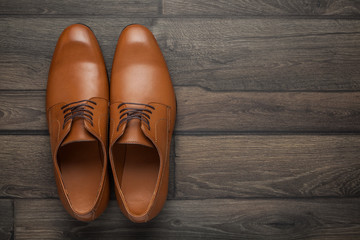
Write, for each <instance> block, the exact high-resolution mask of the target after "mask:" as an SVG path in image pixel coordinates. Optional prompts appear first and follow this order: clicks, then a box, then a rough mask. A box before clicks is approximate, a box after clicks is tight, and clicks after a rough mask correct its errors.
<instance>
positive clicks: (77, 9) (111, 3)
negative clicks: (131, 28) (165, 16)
mask: <svg viewBox="0 0 360 240" xmlns="http://www.w3.org/2000/svg"><path fill="white" fill-rule="evenodd" d="M160 7H161V0H141V1H126V0H102V1H92V0H75V1H73V0H65V1H56V0H47V1H43V0H33V1H27V0H2V1H1V2H0V14H2V15H7V14H14V15H21V16H25V15H34V14H39V15H116V16H118V17H121V16H158V15H159V13H160V11H161V9H160Z"/></svg>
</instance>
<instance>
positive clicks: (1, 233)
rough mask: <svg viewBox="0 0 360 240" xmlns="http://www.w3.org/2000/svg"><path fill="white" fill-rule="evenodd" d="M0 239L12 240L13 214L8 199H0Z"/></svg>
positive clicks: (10, 201)
mask: <svg viewBox="0 0 360 240" xmlns="http://www.w3.org/2000/svg"><path fill="white" fill-rule="evenodd" d="M0 216H1V217H0V239H3V240H10V239H13V232H14V230H13V224H14V218H13V216H14V212H13V202H12V200H10V199H0Z"/></svg>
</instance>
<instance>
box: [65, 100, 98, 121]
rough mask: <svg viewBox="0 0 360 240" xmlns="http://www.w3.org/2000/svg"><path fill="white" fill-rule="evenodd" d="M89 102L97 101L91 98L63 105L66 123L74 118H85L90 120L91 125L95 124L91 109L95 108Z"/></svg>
mask: <svg viewBox="0 0 360 240" xmlns="http://www.w3.org/2000/svg"><path fill="white" fill-rule="evenodd" d="M89 103H91V104H94V105H96V102H94V101H91V100H80V101H77V102H71V103H68V104H66V105H64V106H62V107H61V110H63V114H64V124H63V128H64V127H65V125H66V123H67V122H68V121H70V120H71V119H74V118H83V119H85V120H87V121H88V122H90V124H91V126H93V117H92V116H93V115H94V114H93V113H92V112H91V110H89V109H94V107H93V106H91V105H89Z"/></svg>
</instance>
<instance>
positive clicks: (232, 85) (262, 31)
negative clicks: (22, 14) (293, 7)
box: [0, 17, 360, 91]
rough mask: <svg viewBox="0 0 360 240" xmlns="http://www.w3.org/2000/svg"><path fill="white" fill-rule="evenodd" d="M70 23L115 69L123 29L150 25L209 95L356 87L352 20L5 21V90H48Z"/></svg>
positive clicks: (191, 81)
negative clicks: (83, 28)
mask: <svg viewBox="0 0 360 240" xmlns="http://www.w3.org/2000/svg"><path fill="white" fill-rule="evenodd" d="M73 23H84V24H86V25H88V26H90V27H91V28H92V30H93V31H94V33H95V34H96V36H97V38H98V40H99V42H100V45H101V47H102V50H103V54H104V58H105V61H106V64H107V67H108V70H109V72H110V70H111V63H112V59H113V54H114V51H115V46H116V42H117V39H118V35H119V33H120V31H121V30H122V29H123V28H124V27H125V26H126V25H128V24H130V23H140V24H144V25H145V26H147V27H149V28H150V30H152V31H153V33H154V35H155V36H156V38H157V39H158V42H159V45H160V47H161V49H162V50H163V53H164V56H165V58H166V60H167V63H168V66H169V69H170V73H171V75H172V79H173V82H174V84H175V85H177V86H199V87H202V88H205V89H210V90H223V91H225V90H232V91H234V90H246V91H251V90H256V91H258V90H266V91H284V90H306V91H307V90H310V91H313V90H341V91H342V90H359V89H360V80H359V77H358V76H359V75H360V32H359V29H360V21H357V20H354V19H264V18H260V19H236V18H235V19H234V18H230V19H227V18H225V19H224V18H222V19H216V18H185V19H181V18H156V19H155V18H146V19H144V18H143V19H141V18H116V19H114V18H111V17H107V18H105V17H91V18H90V17H77V18H51V21H49V20H48V19H47V18H36V17H28V18H26V19H24V18H11V17H10V18H7V17H4V18H1V19H0V30H1V31H0V37H1V39H2V44H1V45H0V53H1V56H2V57H1V59H0V72H1V73H2V75H1V78H0V89H17V90H19V89H36V90H39V89H40V90H44V89H45V87H46V81H47V73H48V69H49V65H50V61H51V56H52V53H53V51H54V48H55V45H56V41H57V39H58V37H59V35H60V33H61V31H62V30H63V29H64V28H65V27H66V26H68V25H70V24H73Z"/></svg>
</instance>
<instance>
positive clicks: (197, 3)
mask: <svg viewBox="0 0 360 240" xmlns="http://www.w3.org/2000/svg"><path fill="white" fill-rule="evenodd" d="M163 13H164V14H165V15H170V16H177V15H179V16H189V15H190V16H239V17H241V16H359V14H360V2H359V1H351V0H320V1H315V0H280V1H279V0H270V1H269V0H266V1H265V0H255V1H248V0H240V1H239V0H225V1H217V0H210V1H209V0H185V1H184V0H164V7H163Z"/></svg>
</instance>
